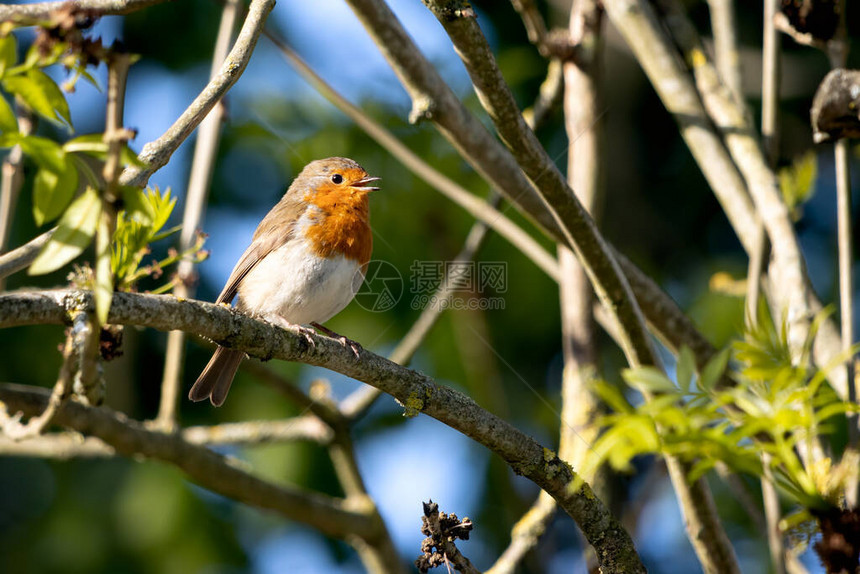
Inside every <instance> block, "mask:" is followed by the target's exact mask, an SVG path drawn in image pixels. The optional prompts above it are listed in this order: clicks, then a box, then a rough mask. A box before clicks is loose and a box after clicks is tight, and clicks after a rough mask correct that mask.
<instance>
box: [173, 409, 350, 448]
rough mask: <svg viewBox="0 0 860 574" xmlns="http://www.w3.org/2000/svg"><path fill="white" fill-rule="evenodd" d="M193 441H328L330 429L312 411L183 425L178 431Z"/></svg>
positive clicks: (205, 442) (235, 442)
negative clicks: (282, 417)
mask: <svg viewBox="0 0 860 574" xmlns="http://www.w3.org/2000/svg"><path fill="white" fill-rule="evenodd" d="M179 434H180V435H181V436H182V438H183V439H184V440H186V441H188V442H189V443H191V444H197V445H213V446H214V445H257V444H266V443H271V442H281V443H282V442H296V441H308V442H312V443H316V444H321V445H326V444H329V443H330V442H331V440H332V438H333V436H334V433H332V431H331V429H330V428H329V427H328V425H326V424H325V423H323V422H322V421H321V420H320V419H318V418H317V417H315V416H313V415H307V416H300V417H293V418H290V419H287V420H275V421H245V422H240V423H225V424H221V425H214V426H194V427H186V428H184V429H182V431H181V432H180V433H179Z"/></svg>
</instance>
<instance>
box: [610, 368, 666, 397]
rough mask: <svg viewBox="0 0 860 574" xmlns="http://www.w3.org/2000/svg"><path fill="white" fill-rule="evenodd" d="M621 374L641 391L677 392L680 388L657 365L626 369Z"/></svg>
mask: <svg viewBox="0 0 860 574" xmlns="http://www.w3.org/2000/svg"><path fill="white" fill-rule="evenodd" d="M621 376H622V377H623V378H624V380H625V381H626V382H627V384H628V385H630V386H631V387H635V388H636V389H638V390H639V391H650V392H652V393H676V392H678V388H677V387H676V386H675V383H673V382H672V381H670V380H669V378H668V377H667V376H666V375H665V374H664V373H663V371H661V370H660V369H657V368H655V367H640V368H638V369H624V370H623V371H622V372H621Z"/></svg>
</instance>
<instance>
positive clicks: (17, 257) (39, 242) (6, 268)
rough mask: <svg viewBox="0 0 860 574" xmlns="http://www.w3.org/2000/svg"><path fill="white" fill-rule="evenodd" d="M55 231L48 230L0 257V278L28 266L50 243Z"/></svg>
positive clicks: (54, 229) (53, 229)
mask: <svg viewBox="0 0 860 574" xmlns="http://www.w3.org/2000/svg"><path fill="white" fill-rule="evenodd" d="M56 230H57V228H56V227H54V228H52V229H49V230H48V231H46V232H44V233H43V234H41V235H39V236H37V237H35V238H33V239H31V240H30V241H28V242H27V243H25V244H24V245H22V246H20V247H18V248H16V249H13V250H12V251H10V252H8V253H4V254H3V255H0V278H2V277H8V276H9V275H12V274H13V273H17V272H18V271H21V270H22V269H25V268H26V267H27V266H28V265H30V263H32V262H33V260H34V259H35V258H36V256H37V255H39V252H40V251H41V250H42V248H43V247H44V246H45V245H46V244H47V243H48V241H50V239H51V236H52V235H54V232H55V231H56Z"/></svg>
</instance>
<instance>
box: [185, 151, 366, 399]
mask: <svg viewBox="0 0 860 574" xmlns="http://www.w3.org/2000/svg"><path fill="white" fill-rule="evenodd" d="M378 179H379V178H378V177H370V176H369V175H368V174H367V172H366V171H364V169H363V168H362V167H361V166H360V165H358V164H357V163H356V162H354V161H353V160H351V159H347V158H343V157H330V158H328V159H320V160H317V161H313V162H311V163H309V164H308V165H307V166H305V168H304V169H303V170H302V172H301V173H300V174H299V175H298V177H296V179H295V180H294V181H293V183H292V185H290V187H289V189H288V190H287V192H286V193H285V194H284V196H283V197H282V198H281V200H280V201H279V202H278V204H277V205H275V207H273V208H272V210H271V211H270V212H269V213H268V214H267V215H266V217H264V218H263V221H262V222H260V225H259V227H257V231H256V232H255V233H254V238H253V239H252V240H251V245H249V246H248V249H246V250H245V253H244V254H242V257H241V258H240V259H239V262H238V263H236V267H234V268H233V272H232V273H231V274H230V278H229V279H227V284H226V285H225V286H224V289H223V290H222V291H221V294H220V295H219V296H218V300H217V301H216V302H215V303H216V304H218V303H230V302H231V301H232V300H233V297H234V296H236V295H238V297H239V298H238V302H237V304H236V308H237V309H238V310H240V311H242V312H244V313H247V314H250V315H254V316H259V317H262V318H264V319H266V320H268V321H270V322H272V323H274V324H276V325H278V326H281V327H287V328H292V329H295V328H296V326H298V328H299V331H300V332H301V333H303V334H304V335H305V337H306V338H307V339H308V341H309V342H310V343H311V344H313V339H311V338H310V333H313V329H312V328H311V327H316V328H317V329H319V330H321V331H323V332H325V333H326V334H328V335H331V336H334V337H337V338H338V339H339V340H340V341H341V343H342V344H343V345H344V346H349V347H351V349H352V351H353V353H355V355H356V357H358V344H357V343H355V342H353V341H350V340H349V339H347V338H346V337H343V336H340V335H338V334H337V333H334V332H332V331H330V330H329V329H327V328H326V327H323V326H322V323H324V322H325V321H328V320H329V319H330V318H332V317H333V316H334V315H336V314H337V313H338V312H340V310H341V309H343V308H344V307H346V306H347V304H349V302H350V301H352V298H353V297H354V296H355V293H356V292H357V291H358V289H359V287H361V284H362V282H363V281H364V275H365V272H366V271H367V263H368V261H370V253H371V251H372V250H373V237H372V235H371V231H370V207H369V205H368V198H367V195H368V193H369V192H371V191H375V190H377V189H379V188H378V187H371V186H370V184H371V183H373V182H374V181H377V180H378ZM308 325H310V326H311V327H308ZM244 358H245V353H244V352H242V351H237V350H235V349H228V348H226V347H221V346H219V347H218V348H217V349H216V350H215V354H214V355H213V356H212V359H210V360H209V364H207V365H206V368H205V369H203V372H202V373H201V374H200V376H199V377H198V378H197V382H195V383H194V386H193V387H191V391H190V392H189V393H188V398H189V399H191V400H192V401H202V400H205V399H207V398H208V399H209V400H210V401H211V402H212V404H213V405H215V406H216V407H218V406H221V405H222V404H223V403H224V399H226V398H227V392H228V391H229V390H230V384H231V383H232V382H233V377H234V376H235V375H236V370H237V369H238V368H239V364H240V363H241V362H242V359H244Z"/></svg>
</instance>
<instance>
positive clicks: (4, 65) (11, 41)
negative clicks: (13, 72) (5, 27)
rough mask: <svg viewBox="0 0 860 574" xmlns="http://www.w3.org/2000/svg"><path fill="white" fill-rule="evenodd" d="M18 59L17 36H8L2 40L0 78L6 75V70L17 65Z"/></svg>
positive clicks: (0, 47) (0, 41)
mask: <svg viewBox="0 0 860 574" xmlns="http://www.w3.org/2000/svg"><path fill="white" fill-rule="evenodd" d="M17 59H18V47H17V46H16V42H15V36H13V35H12V34H6V36H4V37H2V38H0V78H2V77H3V76H4V75H5V74H6V70H8V69H9V68H11V67H12V66H14V65H15V60H17Z"/></svg>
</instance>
